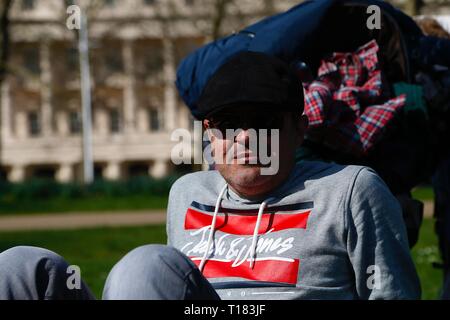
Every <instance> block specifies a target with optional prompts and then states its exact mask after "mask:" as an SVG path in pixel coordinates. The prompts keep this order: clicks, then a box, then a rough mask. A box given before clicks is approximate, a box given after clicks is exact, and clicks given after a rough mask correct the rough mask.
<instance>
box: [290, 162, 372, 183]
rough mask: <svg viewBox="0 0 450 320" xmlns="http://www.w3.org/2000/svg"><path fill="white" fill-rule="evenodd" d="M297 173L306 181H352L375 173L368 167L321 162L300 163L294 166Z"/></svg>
mask: <svg viewBox="0 0 450 320" xmlns="http://www.w3.org/2000/svg"><path fill="white" fill-rule="evenodd" d="M296 167H297V168H296V169H297V170H296V171H297V173H298V174H301V175H303V176H304V177H305V178H306V179H315V180H321V179H331V180H335V179H339V180H341V179H346V180H347V181H353V180H354V179H356V177H357V176H358V175H359V174H361V173H362V174H365V173H366V172H367V173H368V172H371V173H373V174H375V175H376V173H375V172H374V171H373V170H372V169H371V168H369V167H365V166H359V165H342V164H337V163H333V162H322V161H302V162H299V163H298V164H297V166H296Z"/></svg>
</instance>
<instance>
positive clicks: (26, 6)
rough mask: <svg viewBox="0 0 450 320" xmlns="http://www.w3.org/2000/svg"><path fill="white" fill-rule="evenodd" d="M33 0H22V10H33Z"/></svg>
mask: <svg viewBox="0 0 450 320" xmlns="http://www.w3.org/2000/svg"><path fill="white" fill-rule="evenodd" d="M34 5H35V3H34V0H22V10H33V9H34Z"/></svg>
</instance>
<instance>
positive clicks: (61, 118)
mask: <svg viewBox="0 0 450 320" xmlns="http://www.w3.org/2000/svg"><path fill="white" fill-rule="evenodd" d="M55 116H56V127H57V128H56V129H57V132H58V135H59V136H62V137H65V136H68V135H69V131H70V128H69V119H68V113H67V111H65V110H59V111H57V112H56V114H55Z"/></svg>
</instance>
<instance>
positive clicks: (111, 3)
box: [104, 0, 116, 7]
mask: <svg viewBox="0 0 450 320" xmlns="http://www.w3.org/2000/svg"><path fill="white" fill-rule="evenodd" d="M104 1H105V5H107V6H108V7H112V6H114V5H115V4H116V0H104Z"/></svg>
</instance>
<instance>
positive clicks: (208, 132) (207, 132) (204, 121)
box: [202, 119, 214, 142]
mask: <svg viewBox="0 0 450 320" xmlns="http://www.w3.org/2000/svg"><path fill="white" fill-rule="evenodd" d="M202 123H203V130H204V131H206V134H207V135H208V139H209V141H210V142H213V139H214V136H213V135H212V134H211V130H208V129H210V126H209V120H207V119H204V120H203V121H202Z"/></svg>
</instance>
